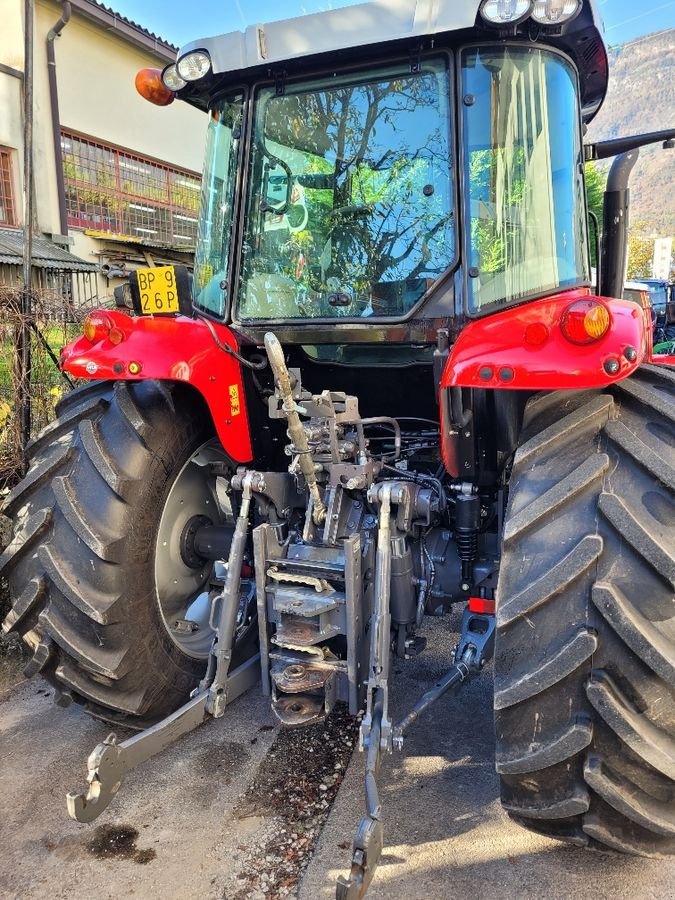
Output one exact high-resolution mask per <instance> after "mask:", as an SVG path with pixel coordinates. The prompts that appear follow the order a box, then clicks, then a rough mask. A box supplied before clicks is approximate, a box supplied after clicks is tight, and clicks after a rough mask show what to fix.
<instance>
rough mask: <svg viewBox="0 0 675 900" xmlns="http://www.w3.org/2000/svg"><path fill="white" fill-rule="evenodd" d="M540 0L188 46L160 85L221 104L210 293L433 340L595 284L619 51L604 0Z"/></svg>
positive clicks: (210, 221)
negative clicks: (607, 96) (500, 312)
mask: <svg viewBox="0 0 675 900" xmlns="http://www.w3.org/2000/svg"><path fill="white" fill-rule="evenodd" d="M540 6H541V10H539V7H540ZM385 7H386V8H387V9H388V11H389V16H386V17H383V16H382V13H383V9H384V8H385ZM427 7H428V8H427ZM536 9H537V10H538V11H537V14H536V15H537V18H536V19H533V18H532V17H531V16H528V15H523V11H525V12H527V11H529V4H527V3H522V2H518V3H517V2H515V0H514V2H508V3H506V2H501V0H500V2H494V3H487V4H485V3H483V4H477V3H463V4H460V5H459V8H458V6H457V4H454V3H453V4H450V3H445V4H434V5H430V4H426V3H418V2H414V0H409V2H398V3H395V4H381V3H368V4H362V5H359V6H355V7H349V8H346V9H339V10H333V11H330V12H327V13H324V14H322V15H321V17H320V19H318V18H317V17H316V16H303V17H299V18H298V19H294V20H289V21H286V22H277V23H271V24H270V25H265V26H263V25H256V26H251V27H250V28H249V29H248V30H247V31H246V33H245V34H240V35H224V36H221V37H217V38H209V39H205V40H201V41H196V42H194V43H192V44H190V45H189V46H188V47H187V48H183V49H182V50H181V51H180V53H179V55H178V61H177V63H176V64H175V65H172V66H169V67H168V68H167V69H166V70H165V71H164V73H163V79H164V84H165V85H166V86H168V87H169V88H171V89H172V90H174V91H175V94H176V96H178V97H179V98H181V99H185V100H186V101H187V102H189V103H192V104H194V105H196V106H199V107H202V108H204V109H205V110H206V111H207V112H208V116H209V124H208V132H207V146H206V157H205V166H204V182H203V194H202V206H201V218H200V229H199V241H198V248H197V255H196V261H195V274H194V293H193V300H194V305H195V309H196V310H197V311H198V312H199V313H200V314H204V315H206V316H208V317H211V318H213V319H216V320H219V321H225V322H229V323H232V324H233V326H234V329H235V331H236V332H237V333H238V334H240V335H241V336H242V339H243V340H244V341H245V342H246V341H253V342H255V343H258V344H260V343H261V338H262V334H263V333H264V331H265V329H266V328H267V327H268V326H269V325H270V324H271V323H275V325H282V326H283V335H284V342H285V343H288V342H291V343H305V342H306V341H307V338H306V337H305V336H304V335H305V334H306V333H307V332H308V331H311V334H312V345H313V346H314V345H317V344H318V345H325V344H328V345H330V344H335V343H344V342H346V341H348V340H351V338H352V336H353V335H355V334H359V336H360V338H359V339H360V340H361V341H363V340H366V339H367V338H366V334H367V333H368V332H371V333H372V335H373V338H372V339H373V342H375V343H377V342H381V341H389V340H395V341H396V342H398V343H400V342H404V343H411V342H413V341H417V342H419V340H420V338H421V339H422V341H426V342H428V343H430V344H433V343H435V342H436V333H437V331H438V329H439V327H442V326H447V324H448V322H449V321H450V320H452V322H453V323H454V327H455V328H457V327H459V325H460V323H461V322H462V321H463V320H465V319H466V318H467V317H474V316H480V315H484V314H485V313H489V312H491V311H494V310H496V309H499V308H503V307H506V306H509V305H513V304H517V303H522V302H523V301H526V300H529V299H533V298H535V297H542V296H545V295H546V294H552V293H555V292H559V291H561V290H566V289H569V288H575V287H584V286H588V285H590V269H589V261H588V251H587V243H588V241H587V233H586V232H587V229H586V206H585V194H584V180H583V178H584V176H583V151H582V124H583V122H584V121H588V120H589V119H590V118H591V116H592V115H593V113H594V112H595V110H596V109H597V108H598V106H599V104H600V102H601V100H602V97H603V95H604V91H605V87H606V75H607V59H606V55H605V50H604V46H603V44H602V41H601V39H600V34H599V30H598V23H597V20H596V17H595V13H594V11H593V8H592V5H590V4H588V3H584V4H582V3H567V4H558V3H553V4H550V3H549V4H536ZM570 9H571V10H572V14H570V12H569V10H570ZM319 24H320V28H319ZM371 35H375V38H374V39H373V38H372V37H371ZM366 36H367V38H366ZM366 40H367V44H366V45H365V46H364V42H365V41H366ZM237 43H238V45H239V53H238V54H233V53H232V50H233V47H234V45H235V44H237ZM233 59H237V65H236V67H235V66H234V65H233V63H232V60H233ZM242 60H243V65H242V64H241V62H242ZM336 325H339V328H338V329H336V328H335V326H336ZM316 352H318V353H319V354H320V353H328V352H329V351H316ZM334 353H335V351H333V355H334Z"/></svg>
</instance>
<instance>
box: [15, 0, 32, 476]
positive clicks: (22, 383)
mask: <svg viewBox="0 0 675 900" xmlns="http://www.w3.org/2000/svg"><path fill="white" fill-rule="evenodd" d="M34 6H35V4H34V0H24V18H25V22H24V27H25V40H24V75H23V291H22V294H21V315H22V322H21V326H20V329H19V336H18V337H19V340H18V347H17V358H18V375H19V385H18V387H19V396H18V397H17V411H18V420H19V428H20V446H21V454H22V459H23V453H24V451H25V449H26V444H27V443H28V441H29V440H30V419H31V415H30V414H31V409H30V405H31V397H30V370H31V359H30V325H29V317H30V314H31V306H32V304H31V290H32V270H33V266H32V262H33V260H32V256H33V19H34Z"/></svg>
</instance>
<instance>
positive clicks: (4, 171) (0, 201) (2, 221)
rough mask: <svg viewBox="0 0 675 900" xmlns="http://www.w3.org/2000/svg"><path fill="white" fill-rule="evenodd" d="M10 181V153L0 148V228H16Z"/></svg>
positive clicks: (12, 190)
mask: <svg viewBox="0 0 675 900" xmlns="http://www.w3.org/2000/svg"><path fill="white" fill-rule="evenodd" d="M13 188H14V185H13V181H12V151H11V150H6V149H5V148H4V147H0V226H3V225H9V226H11V227H16V225H17V224H18V223H17V220H16V210H15V208H14V189H13Z"/></svg>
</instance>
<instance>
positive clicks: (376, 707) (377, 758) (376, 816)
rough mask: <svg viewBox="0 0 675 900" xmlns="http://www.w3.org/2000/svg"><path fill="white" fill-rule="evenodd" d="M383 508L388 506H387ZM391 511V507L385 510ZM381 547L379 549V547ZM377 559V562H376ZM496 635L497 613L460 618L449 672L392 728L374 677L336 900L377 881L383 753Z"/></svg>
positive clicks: (376, 662)
mask: <svg viewBox="0 0 675 900" xmlns="http://www.w3.org/2000/svg"><path fill="white" fill-rule="evenodd" d="M383 506H384V504H383ZM387 515H388V510H387ZM378 550H379V547H378ZM378 562H379V560H378ZM494 637H495V617H494V615H493V614H487V613H474V612H472V610H471V600H470V601H469V607H468V608H467V609H466V610H465V612H464V616H463V618H462V632H461V635H460V640H459V643H458V645H457V647H456V648H455V661H454V664H453V666H452V668H451V669H450V671H449V672H448V673H447V674H446V675H445V676H444V677H443V678H441V679H440V681H438V682H437V683H436V684H435V685H434V686H433V687H432V688H430V689H429V690H428V691H426V692H425V693H424V694H423V695H422V696H421V697H420V699H419V700H418V701H417V703H416V704H415V705H414V706H413V708H412V709H411V710H410V712H409V713H408V714H407V715H406V716H404V717H403V719H401V721H400V722H398V723H397V724H396V725H394V726H393V727H392V726H391V724H390V722H389V717H388V711H387V691H386V684H380V683H378V679H377V678H375V677H374V678H373V682H372V685H371V684H369V686H368V710H369V712H368V714H367V715H366V716H365V717H364V720H363V723H362V726H361V733H360V745H361V747H362V749H363V748H365V749H366V751H367V754H366V771H365V797H366V814H365V815H364V816H363V817H362V818H361V820H360V822H359V824H358V825H357V827H356V834H355V836H354V844H353V852H352V867H351V870H350V872H349V875H348V877H347V878H345V877H343V876H342V875H341V876H339V878H338V882H337V889H336V898H337V900H357V898H361V897H363V896H364V895H365V893H366V891H367V890H368V887H369V885H370V882H371V881H372V880H373V876H374V874H375V870H376V869H377V866H378V863H379V861H380V857H381V855H382V847H383V837H384V835H383V827H382V806H381V804H380V796H379V791H378V775H379V771H380V764H381V761H382V753H383V751H385V752H389V753H390V752H391V751H392V749H393V748H395V749H397V750H402V749H403V736H404V734H405V732H406V731H407V730H408V728H409V727H410V726H411V725H412V724H413V723H414V722H416V721H417V719H418V718H419V717H420V715H421V714H422V713H423V712H425V710H427V709H428V708H429V707H430V706H431V705H432V704H434V703H435V702H436V701H437V700H439V699H440V698H441V697H442V696H443V695H444V694H445V693H446V692H447V691H449V690H450V689H451V688H454V687H459V686H460V685H462V684H465V683H466V681H467V679H468V678H469V676H470V675H472V674H474V673H476V672H480V670H481V669H482V668H483V666H484V665H485V663H486V662H487V661H488V660H489V659H490V658H491V657H492V653H493V650H494ZM375 649H376V650H377V652H376V653H374V655H373V656H371V673H373V672H375V671H376V670H379V671H382V670H383V669H386V668H387V663H386V662H385V661H384V658H385V657H386V658H388V655H389V648H388V646H387V647H385V648H382V647H381V646H379V645H378V647H377V648H375V639H373V643H372V644H371V651H374V650H375Z"/></svg>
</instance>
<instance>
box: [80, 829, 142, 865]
mask: <svg viewBox="0 0 675 900" xmlns="http://www.w3.org/2000/svg"><path fill="white" fill-rule="evenodd" d="M137 838H138V832H137V831H136V829H135V828H132V827H131V826H130V825H99V826H98V828H97V829H96V831H95V833H94V837H93V838H92V839H91V840H90V841H89V842H88V843H87V845H86V847H87V850H88V851H89V853H91V855H92V856H95V857H96V858H97V859H129V860H132V861H133V862H135V863H139V864H140V865H145V864H146V863H149V862H151V861H152V860H153V859H154V858H155V857H156V856H157V854H156V853H155V851H154V850H152V849H149V850H139V849H138V847H137V846H136V839H137Z"/></svg>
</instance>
